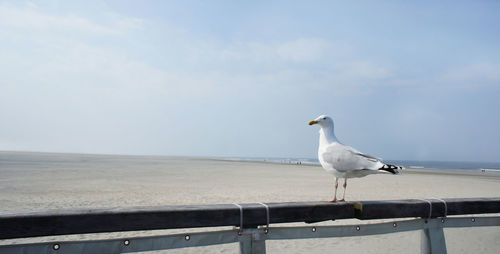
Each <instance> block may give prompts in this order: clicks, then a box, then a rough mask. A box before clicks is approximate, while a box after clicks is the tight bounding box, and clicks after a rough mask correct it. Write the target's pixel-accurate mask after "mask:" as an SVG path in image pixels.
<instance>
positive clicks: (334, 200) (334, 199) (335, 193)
mask: <svg viewBox="0 0 500 254" xmlns="http://www.w3.org/2000/svg"><path fill="white" fill-rule="evenodd" d="M337 187H339V179H338V178H337V177H335V191H334V192H333V200H332V201H330V202H336V201H337Z"/></svg>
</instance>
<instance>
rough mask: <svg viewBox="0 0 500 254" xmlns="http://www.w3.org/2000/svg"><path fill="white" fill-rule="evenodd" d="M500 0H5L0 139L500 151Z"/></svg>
mask: <svg viewBox="0 0 500 254" xmlns="http://www.w3.org/2000/svg"><path fill="white" fill-rule="evenodd" d="M499 12H500V2H499V1H57V0H47V1H2V0H0V150H16V151H43V152H72V153H104V154H137V155H175V156H221V157H225V156H232V157H234V156H236V157H239V156H241V157H299V158H314V157H316V156H317V147H318V135H319V134H318V127H317V126H308V125H307V123H308V122H309V121H310V120H312V119H314V118H316V117H318V116H319V115H321V114H327V115H329V116H331V117H332V118H333V119H334V122H335V132H336V136H337V137H338V138H339V140H340V141H341V142H343V143H345V144H347V145H351V146H353V147H355V148H357V149H358V150H360V151H362V152H365V153H368V154H371V155H374V156H377V157H381V158H383V159H392V160H440V161H447V160H453V161H491V162H500V133H499V130H500V112H499V111H500V32H499V27H500V15H498V13H499Z"/></svg>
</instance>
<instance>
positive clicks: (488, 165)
mask: <svg viewBox="0 0 500 254" xmlns="http://www.w3.org/2000/svg"><path fill="white" fill-rule="evenodd" d="M229 159H235V160H248V161H261V162H272V163H282V164H297V165H319V161H318V159H315V158H276V157H242V158H236V157H234V158H229ZM384 162H385V163H389V164H394V165H399V166H403V167H405V168H406V169H412V170H436V171H454V172H488V173H498V174H500V162H461V161H412V160H384Z"/></svg>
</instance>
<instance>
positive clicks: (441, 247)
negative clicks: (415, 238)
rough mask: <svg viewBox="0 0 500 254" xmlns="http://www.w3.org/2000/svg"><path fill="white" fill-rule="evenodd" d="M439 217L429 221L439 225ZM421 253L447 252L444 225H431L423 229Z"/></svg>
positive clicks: (436, 253) (442, 253) (437, 253)
mask: <svg viewBox="0 0 500 254" xmlns="http://www.w3.org/2000/svg"><path fill="white" fill-rule="evenodd" d="M438 220H439V219H431V220H429V223H432V224H435V225H439V224H440V222H438ZM421 232H422V233H421V240H420V253H422V254H446V253H447V252H446V240H445V238H444V231H443V227H440V226H437V227H429V228H425V229H423V230H422V231H421Z"/></svg>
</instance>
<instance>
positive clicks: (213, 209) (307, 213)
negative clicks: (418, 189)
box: [0, 198, 500, 239]
mask: <svg viewBox="0 0 500 254" xmlns="http://www.w3.org/2000/svg"><path fill="white" fill-rule="evenodd" d="M444 201H445V202H446V204H447V209H445V205H444V203H443V201H441V200H432V199H429V202H431V204H432V209H429V203H427V202H426V201H423V200H393V201H359V202H337V203H331V202H294V203H293V202H289V203H267V206H268V207H269V220H270V221H269V222H270V223H288V222H317V221H325V220H336V219H349V218H358V219H382V218H408V217H428V216H429V212H430V210H432V214H431V217H437V216H443V215H444V211H445V210H447V214H448V215H459V214H480V213H500V198H467V199H445V200H444ZM241 206H242V207H243V227H244V228H247V227H255V226H257V225H265V224H266V223H267V216H266V208H265V207H264V206H263V205H261V204H241ZM217 226H240V210H239V207H237V206H236V205H234V204H223V205H199V206H163V207H142V208H114V209H92V210H56V211H45V212H27V213H12V212H3V213H0V239H12V238H25V237H36V236H49V235H68V234H85V233H103V232H121V231H138V230H157V229H174V228H196V227H217Z"/></svg>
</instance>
